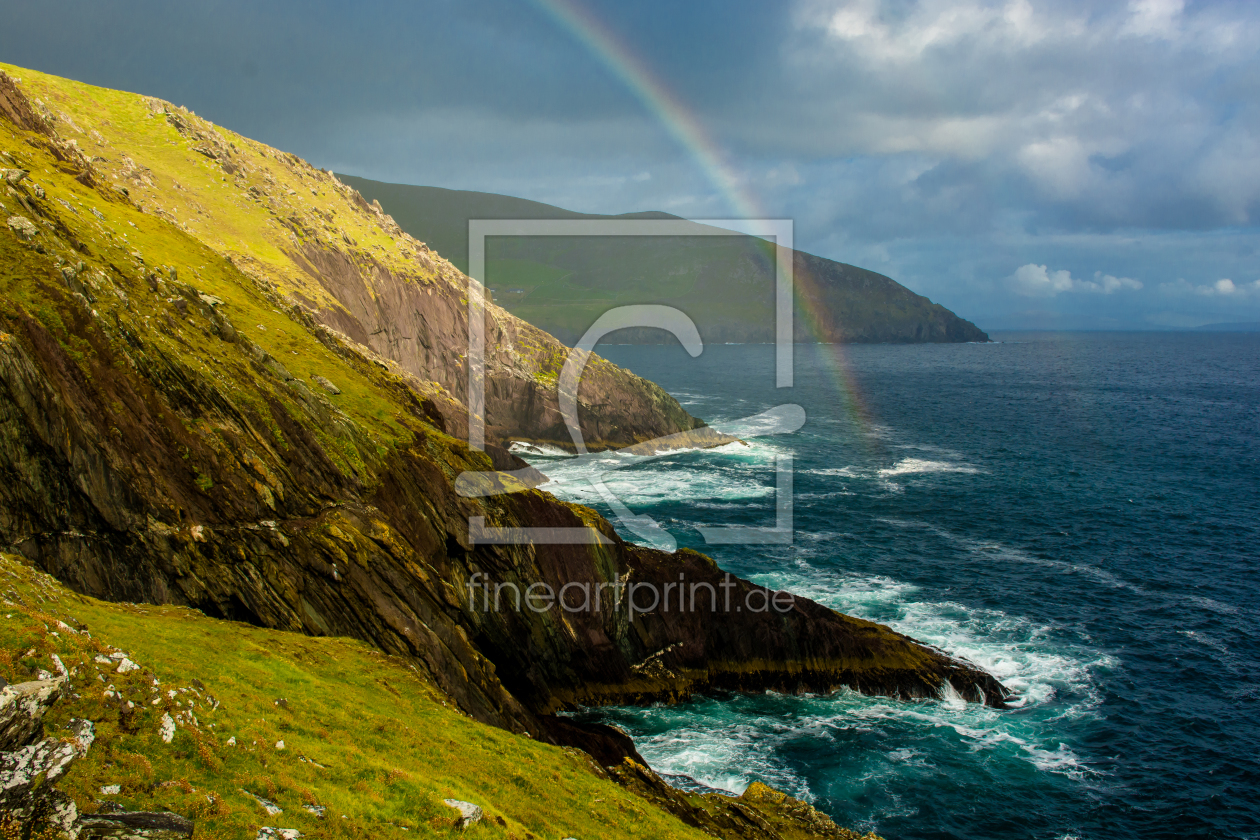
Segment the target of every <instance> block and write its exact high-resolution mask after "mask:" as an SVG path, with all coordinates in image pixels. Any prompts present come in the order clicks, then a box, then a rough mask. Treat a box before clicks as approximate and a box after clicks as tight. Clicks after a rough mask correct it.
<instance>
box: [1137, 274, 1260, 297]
mask: <svg viewBox="0 0 1260 840" xmlns="http://www.w3.org/2000/svg"><path fill="white" fill-rule="evenodd" d="M1159 288H1160V290H1161V291H1163V292H1166V293H1170V294H1176V295H1186V294H1193V295H1199V296H1202V297H1209V298H1231V299H1233V300H1243V299H1251V298H1253V297H1255V298H1260V280H1255V281H1252V282H1251V283H1235V282H1234V281H1233V280H1231V279H1229V278H1228V277H1224V278H1222V279H1220V280H1217V281H1216V282H1215V283H1204V284H1202V285H1196V284H1194V283H1189V282H1187V281H1186V280H1185V279H1180V280H1178V281H1177V282H1176V283H1161V284H1160V287H1159Z"/></svg>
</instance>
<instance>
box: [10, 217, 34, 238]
mask: <svg viewBox="0 0 1260 840" xmlns="http://www.w3.org/2000/svg"><path fill="white" fill-rule="evenodd" d="M9 230H11V231H13V233H14V234H15V235H16V236H17V238H18V239H21V240H22V241H23V242H30V241H31V240H32V239H34V238H35V234H37V233H39V228H37V227H35V223H34V222H32V221H31V220H30V219H28V218H26V217H25V216H10V217H9Z"/></svg>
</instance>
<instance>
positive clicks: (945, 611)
mask: <svg viewBox="0 0 1260 840" xmlns="http://www.w3.org/2000/svg"><path fill="white" fill-rule="evenodd" d="M994 338H995V339H996V340H995V342H994V343H992V344H962V345H866V346H844V347H837V346H828V345H797V347H796V348H795V351H796V362H795V385H794V387H792V388H789V389H776V388H775V387H774V352H773V348H772V347H769V346H762V345H739V346H732V345H723V346H711V347H707V348H705V350H704V352H703V354H702V355H701V356H700V357H698V358H695V359H692V358H690V357H688V356H687V354H686V353H685V352H684V351H683V350H682V348H681V347H678V346H676V345H675V346H672V347H643V346H615V345H614V346H601V347H600V349H599V352H600V353H601V354H603V355H604V356H605V357H607V358H609V359H610V360H612V361H613V362H615V363H617V364H619V365H621V366H623V367H626V368H629V369H630V370H632V371H634V372H635V373H637V374H640V375H642V376H645V377H647V378H649V379H652V380H654V381H656V382H658V383H660V384H661V385H662V386H663V387H664V388H665V389H666V390H668V391H669V392H670V393H671V394H673V395H674V396H675V397H677V398H678V399H679V401H680V402H682V403H683V405H684V407H686V408H687V409H688V410H689V411H690V412H691V413H692V414H694V415H696V416H698V417H702V418H704V419H705V420H707V421H710V422H716V421H723V420H726V421H729V420H735V419H738V418H741V417H745V416H748V415H752V414H755V413H757V412H759V411H763V410H765V409H768V408H772V407H774V406H777V405H781V404H784V403H795V404H798V405H800V406H802V407H803V408H804V409H805V413H806V416H807V421H806V423H805V425H804V427H803V428H801V429H800V430H799V431H797V432H795V433H792V434H783V435H778V436H772V437H763V438H754V439H749V440H748V441H747V443H748V444H749V445H747V446H745V445H742V444H732V445H729V446H725V447H721V448H719V449H715V450H708V451H691V452H680V453H673V454H669V455H667V456H665V457H660V458H656V459H652V460H644V461H643V462H642V463H639V464H636V465H634V466H631V467H629V468H625V469H622V470H618V471H617V472H616V473H612V474H610V475H609V478H608V486H609V487H610V488H611V489H613V490H614V491H615V492H616V494H617V495H618V497H619V498H620V499H621V501H622V502H624V503H625V504H626V505H627V506H629V508H630V509H631V510H632V511H634V513H636V514H641V515H643V514H645V515H648V516H651V517H652V518H654V519H655V520H656V521H657V522H659V523H660V524H661V525H662V526H663V527H664V528H665V529H666V530H668V531H669V533H670V534H671V535H672V536H673V538H674V539H675V540H676V541H677V543H678V545H680V546H689V547H692V548H696V549H697V550H700V551H704V552H706V553H708V554H710V555H711V556H713V557H714V558H715V559H716V560H717V561H718V562H719V563H720V564H722V565H723V566H724V567H725V568H727V569H729V570H731V571H733V572H736V573H738V574H740V575H742V576H745V577H749V578H751V579H753V580H754V581H756V582H758V583H761V584H764V585H767V586H771V587H773V588H776V589H777V588H783V589H788V590H791V591H793V592H796V593H798V594H801V595H805V596H808V597H810V598H813V599H815V600H817V601H819V602H821V603H823V604H826V605H828V606H830V607H833V608H835V609H837V610H840V611H842V612H846V613H849V614H851V615H856V616H860V617H862V618H868V619H871V620H874V621H878V622H882V623H884V624H887V625H889V626H891V627H893V628H894V629H896V630H898V631H900V632H902V633H905V634H907V635H910V636H912V637H914V638H916V639H919V640H921V641H924V642H928V643H930V644H932V645H936V646H938V647H940V648H942V649H944V650H946V651H949V652H950V653H953V654H956V655H958V656H962V657H965V658H967V659H969V660H971V661H972V662H974V663H976V664H978V665H981V666H983V667H984V668H986V669H988V670H989V671H990V672H992V673H993V674H995V675H996V676H997V677H999V678H1000V679H1001V680H1002V681H1003V682H1004V683H1005V684H1006V685H1007V686H1008V687H1010V688H1012V689H1014V690H1015V691H1017V692H1018V694H1019V699H1018V700H1016V702H1015V704H1014V706H1013V707H1012V708H1010V709H1007V710H996V709H991V708H986V707H981V706H977V705H975V704H969V703H964V702H962V701H961V700H959V699H957V698H944V699H942V700H932V701H920V702H899V701H891V700H888V699H884V698H878V697H863V696H860V695H858V694H855V693H852V692H841V693H839V694H835V695H831V696H783V695H777V694H761V695H755V696H737V695H727V696H717V697H702V698H697V699H695V700H694V701H691V702H688V703H684V704H680V705H676V706H656V707H652V708H613V709H598V710H591V711H589V712H586V713H584V716H585V717H587V718H589V719H592V720H599V721H603V722H607V723H613V724H616V725H618V726H621V727H622V728H624V729H625V730H627V731H628V732H629V733H630V734H631V735H633V736H634V739H635V743H636V745H637V746H638V748H639V750H640V752H641V753H642V754H643V755H644V757H645V758H646V759H648V761H649V762H650V763H651V764H652V766H653V767H654V768H655V769H657V770H658V771H659V772H661V773H664V774H670V775H671V776H675V777H678V778H677V779H676V781H677V783H679V784H682V785H686V784H690V783H691V782H689V781H688V779H690V780H694V782H695V783H699V784H701V785H705V786H709V787H713V788H717V789H721V790H725V791H729V792H732V793H739V792H740V791H742V790H743V789H744V788H745V787H746V786H747V785H748V784H749V783H750V782H752V781H754V780H762V781H764V782H766V783H768V784H770V785H772V786H774V787H776V788H779V789H781V790H784V791H787V792H789V793H791V794H792V795H793V796H797V797H800V798H802V799H805V800H807V801H809V802H811V803H813V804H814V805H815V806H817V807H819V808H820V809H822V810H824V811H825V812H826V813H828V814H830V815H831V816H832V817H833V818H834V819H835V820H836V821H837V822H838V823H839V824H841V825H844V826H848V827H851V828H856V829H860V830H863V831H866V830H874V831H876V832H878V833H879V834H881V835H883V836H884V837H886V838H888V840H901V838H968V840H978V839H979V838H1002V840H1010V838H1054V840H1067V838H1080V840H1088V839H1092V838H1097V840H1103V838H1107V840H1127V838H1161V837H1168V838H1173V837H1176V838H1190V837H1196V838H1197V837H1204V838H1206V837H1213V838H1217V837H1220V838H1225V837H1231V838H1232V837H1238V838H1257V837H1260V758H1258V756H1260V656H1258V655H1257V654H1258V652H1260V645H1258V644H1257V642H1258V639H1257V636H1258V632H1257V631H1258V626H1257V616H1258V615H1260V335H1255V334H1227V333H1214V334H1194V333H1036V334H1034V333H1005V334H997V335H995V336H994ZM519 448H520V447H518V449H519ZM788 452H790V453H791V454H792V455H793V459H794V461H793V463H794V529H795V536H794V539H793V542H792V544H791V545H771V546H764V545H762V546H753V545H742V546H741V545H712V546H710V545H706V544H705V542H704V539H703V538H702V537H701V535H700V533H699V531H697V530H696V526H697V525H725V524H744V525H773V524H774V521H775V472H774V462H775V456H776V455H778V454H783V453H788ZM525 454H526V455H527V457H528V458H529V460H531V462H533V463H534V464H535V465H536V466H538V467H539V468H540V469H542V470H543V471H544V472H546V473H547V474H548V475H549V476H551V477H552V478H553V481H552V482H551V483H550V484H549V485H548V486H547V488H546V489H548V490H551V491H552V492H555V493H556V494H557V495H559V496H561V497H563V498H568V499H571V500H574V501H580V502H583V503H586V504H590V505H591V506H592V507H595V508H597V509H599V510H600V511H601V512H602V513H604V514H605V515H606V516H610V518H611V516H612V511H611V510H609V509H608V508H607V507H606V506H605V505H604V503H603V501H602V500H601V498H600V497H599V496H598V495H597V494H596V493H595V491H594V490H593V489H592V488H591V486H590V484H589V483H585V482H583V481H582V473H580V472H578V471H576V470H575V469H574V468H572V467H566V465H565V463H564V459H563V458H562V457H559V455H558V453H550V454H548V453H541V454H540V453H539V452H537V451H533V452H532V453H529V452H526V453H525ZM614 521H615V520H614ZM623 533H626V532H624V531H623ZM682 777H686V778H682Z"/></svg>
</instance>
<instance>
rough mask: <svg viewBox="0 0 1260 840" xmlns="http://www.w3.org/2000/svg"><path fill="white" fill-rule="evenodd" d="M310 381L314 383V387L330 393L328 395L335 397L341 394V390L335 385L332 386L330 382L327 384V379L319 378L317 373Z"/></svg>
mask: <svg viewBox="0 0 1260 840" xmlns="http://www.w3.org/2000/svg"><path fill="white" fill-rule="evenodd" d="M311 380H312V381H314V383H315V384H316V385H318V386H319V387H321V388H323V389H324V390H325V391H327V392H328V393H330V394H334V395H336V394H340V393H341V389H340V388H338V387H337V386H336V385H334V384H332V383H331V382H329V381H328V380H327V379H325V378H324V377H322V376H320V375H319V374H318V373H317V374H315V375H314V376H312V377H311Z"/></svg>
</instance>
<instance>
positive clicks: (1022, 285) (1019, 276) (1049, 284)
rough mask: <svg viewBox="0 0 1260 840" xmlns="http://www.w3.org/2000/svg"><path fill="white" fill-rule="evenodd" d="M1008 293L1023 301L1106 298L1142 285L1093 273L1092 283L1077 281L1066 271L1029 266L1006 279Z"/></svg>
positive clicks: (1030, 264)
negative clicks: (1067, 295)
mask: <svg viewBox="0 0 1260 840" xmlns="http://www.w3.org/2000/svg"><path fill="white" fill-rule="evenodd" d="M1007 282H1008V285H1009V287H1010V289H1011V290H1012V291H1013V292H1015V293H1016V294H1019V295H1024V296H1025V297H1054V296H1055V295H1058V294H1060V293H1062V292H1094V293H1096V294H1104V295H1109V294H1112V293H1113V292H1118V291H1121V290H1122V289H1132V290H1137V289H1141V288H1142V284H1141V283H1140V282H1139V281H1137V280H1134V279H1133V278H1131V277H1115V276H1113V275H1111V274H1103V273H1102V272H1101V271H1096V272H1094V279H1093V280H1078V279H1076V278H1074V277H1073V276H1072V274H1071V272H1069V271H1067V270H1066V269H1059V270H1057V271H1050V270H1049V269H1047V268H1046V266H1044V265H1036V264H1035V263H1028V264H1027V265H1021V266H1020V267H1019V268H1017V269H1015V273H1014V274H1012V275H1011V276H1010V277H1009V278H1007Z"/></svg>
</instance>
